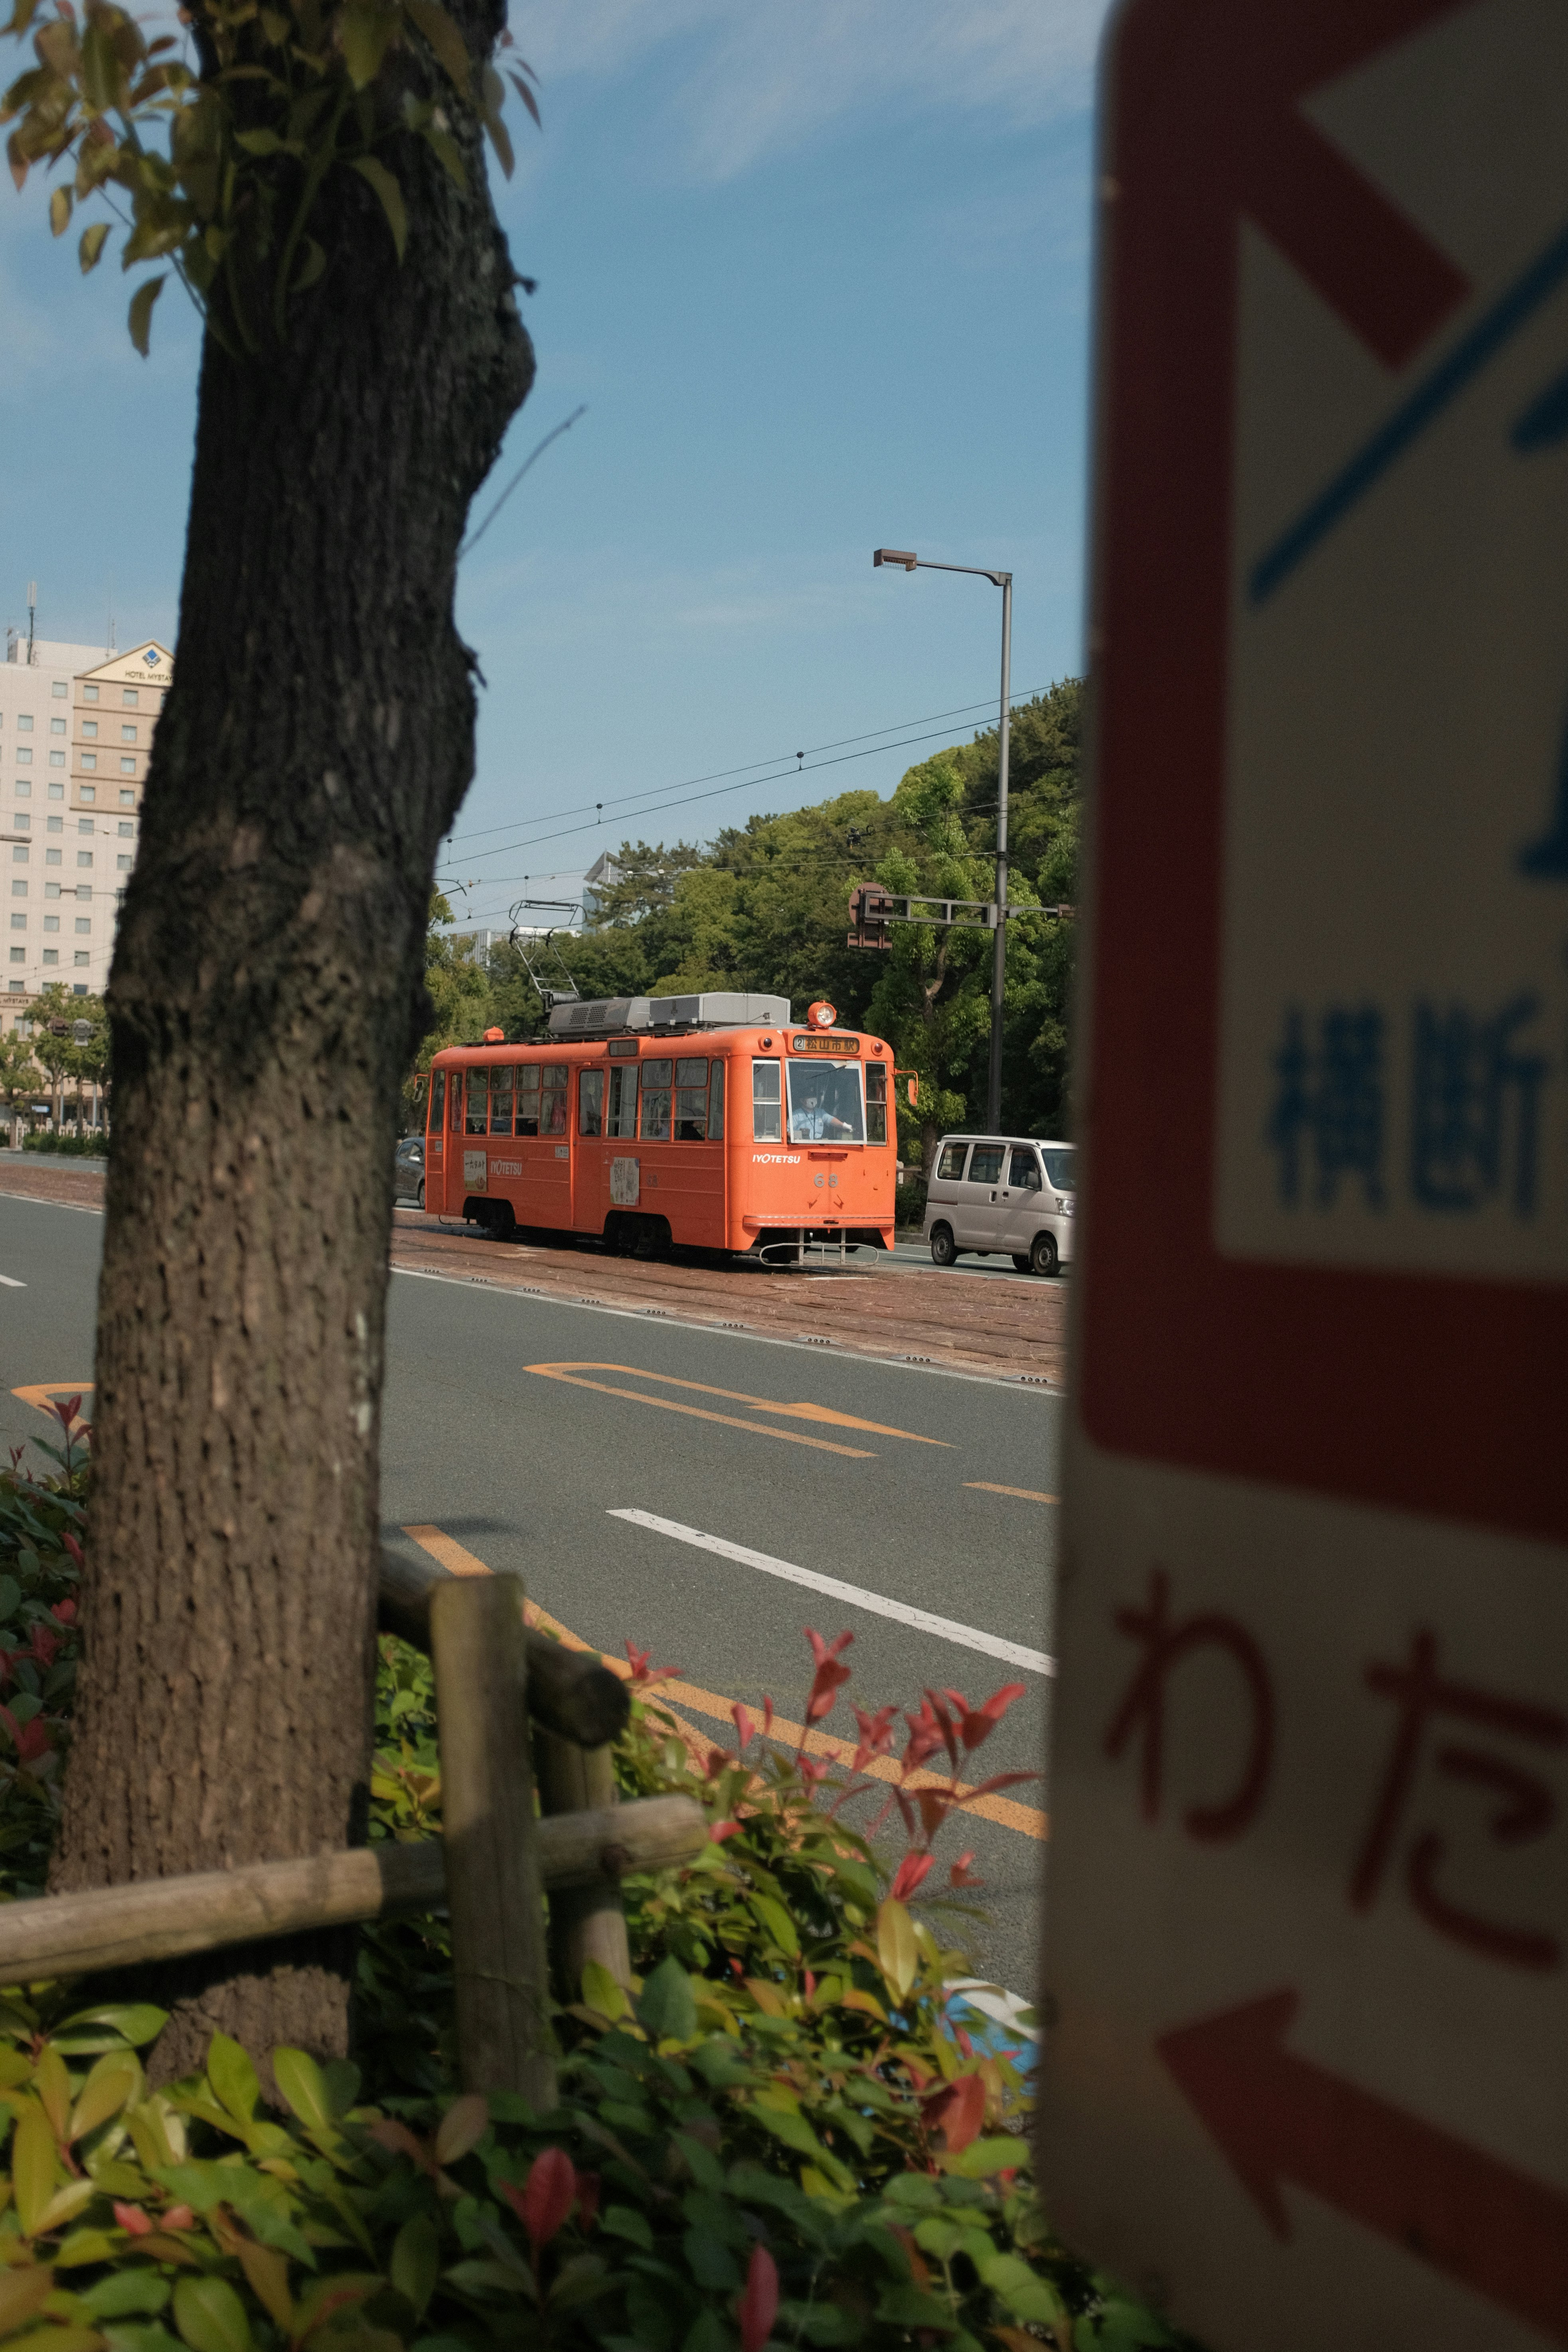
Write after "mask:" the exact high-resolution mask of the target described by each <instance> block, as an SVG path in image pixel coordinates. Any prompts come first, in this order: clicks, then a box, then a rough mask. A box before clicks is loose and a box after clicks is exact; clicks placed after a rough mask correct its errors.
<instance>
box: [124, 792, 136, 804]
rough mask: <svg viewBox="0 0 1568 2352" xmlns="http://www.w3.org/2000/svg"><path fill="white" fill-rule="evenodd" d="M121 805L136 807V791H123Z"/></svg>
mask: <svg viewBox="0 0 1568 2352" xmlns="http://www.w3.org/2000/svg"><path fill="white" fill-rule="evenodd" d="M120 805H121V808H134V807H135V805H136V795H135V793H121V795H120Z"/></svg>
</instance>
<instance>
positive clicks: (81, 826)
mask: <svg viewBox="0 0 1568 2352" xmlns="http://www.w3.org/2000/svg"><path fill="white" fill-rule="evenodd" d="M76 829H77V831H78V832H79V833H90V832H91V831H92V819H91V817H89V816H79V817H78V819H77V821H76Z"/></svg>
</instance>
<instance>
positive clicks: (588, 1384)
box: [528, 1364, 876, 1462]
mask: <svg viewBox="0 0 1568 2352" xmlns="http://www.w3.org/2000/svg"><path fill="white" fill-rule="evenodd" d="M528 1369H529V1370H530V1371H531V1372H538V1373H539V1374H540V1375H541V1377H542V1379H544V1380H547V1381H566V1382H567V1383H568V1385H569V1386H570V1387H572V1388H575V1389H597V1390H598V1391H599V1392H600V1394H601V1395H602V1396H613V1397H628V1398H629V1399H630V1400H631V1402H632V1403H633V1404H652V1405H657V1406H658V1409H659V1411H660V1412H684V1413H689V1415H690V1417H691V1418H692V1420H693V1421H717V1422H721V1423H722V1424H723V1426H724V1427H725V1428H726V1429H745V1430H750V1432H751V1433H752V1436H753V1437H778V1438H782V1439H783V1440H784V1444H786V1445H814V1446H815V1447H816V1450H817V1452H818V1453H819V1454H848V1455H849V1456H850V1458H851V1459H852V1460H853V1461H856V1462H870V1461H874V1460H875V1458H876V1457H875V1455H873V1454H869V1453H868V1451H867V1449H866V1447H865V1446H863V1445H835V1444H833V1443H832V1441H831V1439H829V1438H826V1437H802V1436H801V1435H800V1433H799V1432H798V1431H796V1430H793V1429H770V1428H769V1427H768V1425H767V1423H765V1422H762V1421H737V1420H736V1418H735V1416H734V1414H733V1413H731V1412H708V1411H707V1410H706V1409H705V1408H704V1407H703V1406H701V1405H700V1404H677V1402H676V1401H675V1399H674V1398H673V1397H656V1396H647V1395H645V1394H644V1392H643V1391H642V1390H641V1389H616V1388H612V1387H611V1386H610V1384H609V1382H608V1381H585V1380H583V1379H582V1378H581V1377H580V1376H579V1375H578V1374H577V1373H576V1372H574V1371H567V1370H565V1369H564V1368H563V1366H562V1365H560V1364H530V1365H529V1367H528ZM593 1369H594V1370H595V1371H605V1372H618V1371H623V1370H629V1371H632V1372H634V1374H635V1371H636V1367H635V1366H633V1365H622V1364H597V1365H595V1367H594V1368H593ZM691 1385H693V1386H695V1385H696V1383H695V1382H693V1383H692V1384H691ZM711 1393H713V1394H716V1395H721V1394H722V1393H723V1391H721V1390H717V1391H711Z"/></svg>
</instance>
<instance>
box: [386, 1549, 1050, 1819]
mask: <svg viewBox="0 0 1568 2352" xmlns="http://www.w3.org/2000/svg"><path fill="white" fill-rule="evenodd" d="M403 1532H404V1534H405V1536H408V1537H410V1538H412V1539H413V1541H414V1542H415V1543H416V1544H418V1545H419V1547H420V1549H422V1550H424V1551H427V1552H428V1553H429V1554H430V1557H431V1559H438V1560H439V1561H440V1563H441V1565H442V1567H443V1568H447V1569H450V1570H451V1571H452V1573H453V1575H454V1576H489V1574H490V1573H491V1571H490V1570H489V1568H487V1567H486V1565H485V1563H484V1561H483V1560H482V1559H476V1558H475V1557H474V1554H473V1553H472V1552H471V1551H465V1550H464V1549H463V1547H462V1545H461V1544H460V1543H456V1542H454V1541H453V1539H452V1538H451V1537H450V1536H445V1535H443V1534H442V1532H441V1530H440V1528H404V1530H403ZM524 1612H525V1614H526V1616H527V1618H528V1622H529V1623H530V1624H531V1625H537V1626H540V1627H542V1630H543V1631H544V1632H545V1633H553V1634H554V1636H555V1638H556V1640H557V1641H558V1642H561V1643H563V1644H564V1646H565V1647H566V1648H567V1649H568V1650H587V1651H590V1652H593V1654H595V1656H596V1657H598V1658H599V1659H600V1660H601V1662H602V1663H603V1664H605V1665H606V1666H608V1667H609V1669H610V1672H611V1673H612V1674H615V1675H620V1676H621V1677H622V1679H623V1680H626V1679H628V1678H629V1677H630V1675H631V1668H630V1666H629V1665H627V1664H626V1660H625V1659H624V1658H615V1657H611V1656H610V1655H609V1654H607V1653H606V1652H605V1651H603V1650H599V1651H594V1645H593V1643H592V1642H584V1639H583V1637H582V1635H581V1634H580V1633H573V1632H572V1630H571V1628H570V1627H569V1626H566V1625H563V1623H562V1622H561V1620H560V1619H559V1618H558V1617H552V1615H551V1614H550V1612H549V1611H548V1610H547V1609H542V1608H541V1607H540V1605H539V1603H538V1601H526V1602H525V1603H524ZM655 1696H656V1698H657V1699H658V1700H664V1699H668V1700H669V1701H670V1703H671V1704H672V1705H673V1706H684V1707H687V1708H689V1710H690V1712H691V1713H692V1714H693V1715H706V1716H710V1717H712V1718H713V1720H714V1721H715V1722H716V1723H723V1724H728V1725H729V1726H730V1727H731V1729H733V1727H734V1719H733V1717H732V1715H731V1701H730V1700H728V1699H724V1698H721V1697H720V1696H719V1695H718V1693H717V1692H716V1691H707V1690H700V1689H699V1688H698V1686H697V1685H696V1684H694V1683H682V1682H668V1683H660V1684H659V1685H658V1691H657V1693H656V1695H655ZM753 1711H754V1710H753ZM672 1720H673V1721H674V1722H675V1725H676V1728H677V1729H678V1730H679V1732H680V1734H681V1736H682V1738H683V1741H684V1744H685V1747H686V1750H687V1753H688V1755H689V1756H690V1757H691V1759H692V1760H693V1762H694V1764H695V1765H696V1768H697V1769H698V1770H699V1771H701V1770H703V1769H704V1768H705V1767H706V1765H707V1761H708V1751H709V1749H710V1747H711V1745H712V1742H711V1741H710V1739H709V1738H707V1737H706V1736H705V1735H704V1734H703V1733H700V1732H699V1731H697V1730H696V1728H695V1727H693V1726H692V1725H689V1724H685V1723H682V1722H681V1721H680V1720H679V1717H674V1718H672ZM772 1736H773V1738H774V1739H775V1740H776V1741H777V1742H778V1743H779V1744H780V1745H781V1746H783V1747H785V1748H798V1747H799V1745H800V1743H801V1739H802V1738H803V1737H804V1738H805V1746H806V1751H807V1753H808V1754H809V1755H812V1756H826V1757H830V1758H831V1759H832V1760H833V1761H834V1763H836V1764H847V1763H848V1762H849V1761H850V1759H851V1758H852V1757H853V1756H854V1753H855V1747H854V1742H853V1741H852V1740H847V1739H836V1738H834V1737H833V1735H832V1733H831V1732H828V1731H806V1730H805V1728H804V1727H803V1726H802V1725H800V1724H798V1723H791V1722H790V1721H789V1720H788V1718H787V1717H784V1716H782V1715H775V1716H774V1717H773V1735H772ZM861 1769H862V1771H863V1772H864V1773H865V1774H866V1775H867V1776H868V1778H870V1779H874V1780H898V1779H899V1767H898V1765H897V1764H896V1763H895V1762H894V1761H893V1759H891V1757H888V1756H873V1758H872V1759H871V1760H870V1762H869V1763H868V1764H866V1765H863V1766H862V1767H861ZM903 1785H904V1787H905V1788H906V1789H908V1790H912V1791H916V1792H918V1791H919V1790H921V1789H948V1788H951V1786H952V1783H951V1781H948V1780H943V1779H942V1777H941V1775H940V1774H939V1773H936V1772H911V1773H910V1777H909V1779H908V1780H906V1781H905V1782H904V1784H903ZM969 1789H970V1783H969V1782H968V1781H967V1780H961V1781H960V1782H959V1784H958V1793H959V1795H960V1796H961V1797H962V1796H967V1795H968V1794H969ZM963 1810H964V1811H965V1812H966V1813H976V1814H978V1815H979V1816H980V1818H981V1819H982V1820H983V1821H987V1822H998V1823H999V1824H1000V1826H1001V1827H1002V1828H1003V1829H1008V1830H1016V1831H1018V1832H1020V1834H1021V1835H1022V1836H1024V1837H1032V1838H1044V1837H1046V1836H1047V1834H1048V1833H1049V1829H1050V1816H1049V1814H1047V1813H1043V1812H1040V1811H1038V1810H1037V1808H1036V1807H1035V1806H1033V1805H1019V1804H1015V1802H1014V1801H1013V1800H1012V1798H1011V1797H976V1798H974V1799H973V1801H972V1802H971V1803H969V1804H967V1805H965V1807H964V1808H963Z"/></svg>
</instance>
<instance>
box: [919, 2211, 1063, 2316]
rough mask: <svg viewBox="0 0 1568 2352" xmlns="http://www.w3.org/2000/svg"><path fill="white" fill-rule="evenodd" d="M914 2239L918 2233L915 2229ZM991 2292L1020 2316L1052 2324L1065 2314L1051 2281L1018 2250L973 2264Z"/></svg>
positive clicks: (987, 2257) (988, 2257)
mask: <svg viewBox="0 0 1568 2352" xmlns="http://www.w3.org/2000/svg"><path fill="white" fill-rule="evenodd" d="M915 2234H916V2237H917V2239H918V2238H919V2236H920V2232H919V2231H916V2233H915ZM975 2268H976V2269H977V2270H978V2271H979V2273H980V2275H981V2277H982V2279H983V2280H984V2283H985V2284H986V2285H987V2286H988V2287H989V2288H990V2289H991V2292H992V2294H994V2295H999V2296H1000V2297H1001V2299H1002V2301H1003V2302H1004V2303H1005V2305H1006V2306H1007V2308H1008V2310H1009V2311H1011V2312H1012V2313H1014V2314H1015V2315H1016V2317H1017V2318H1019V2319H1037V2320H1039V2321H1040V2322H1041V2323H1042V2325H1043V2326H1047V2327H1054V2326H1056V2324H1057V2322H1058V2320H1059V2319H1065V2318H1066V2317H1067V2305H1065V2304H1064V2303H1063V2301H1062V2299H1061V2297H1060V2295H1059V2294H1058V2293H1057V2291H1056V2289H1055V2287H1054V2286H1053V2285H1052V2284H1051V2283H1050V2281H1049V2279H1047V2278H1042V2277H1041V2276H1040V2273H1038V2271H1033V2270H1031V2269H1030V2268H1029V2265H1028V2263H1026V2261H1025V2260H1024V2258H1023V2256H1022V2255H1021V2254H990V2255H987V2256H986V2257H985V2258H984V2260H982V2261H981V2262H979V2263H976V2264H975Z"/></svg>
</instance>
